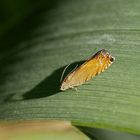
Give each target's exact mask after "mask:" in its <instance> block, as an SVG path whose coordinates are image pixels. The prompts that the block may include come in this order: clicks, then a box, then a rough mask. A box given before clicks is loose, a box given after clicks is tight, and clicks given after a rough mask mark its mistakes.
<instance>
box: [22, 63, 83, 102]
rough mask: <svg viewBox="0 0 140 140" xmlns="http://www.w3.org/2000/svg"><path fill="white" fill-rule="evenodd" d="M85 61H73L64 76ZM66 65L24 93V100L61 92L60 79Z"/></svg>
mask: <svg viewBox="0 0 140 140" xmlns="http://www.w3.org/2000/svg"><path fill="white" fill-rule="evenodd" d="M83 62H84V61H79V62H75V63H72V64H71V65H70V66H69V67H68V68H67V69H66V71H65V73H64V76H63V78H64V77H65V76H66V75H67V74H68V73H70V72H71V71H72V70H73V69H74V68H75V67H76V65H77V64H78V66H79V65H81V64H82V63H83ZM65 67H66V66H64V67H61V68H59V69H57V70H55V71H54V72H53V73H52V74H51V75H50V76H49V77H47V78H46V79H44V80H43V81H42V82H40V83H39V84H38V85H37V86H36V87H34V88H33V89H32V90H31V91H29V92H27V93H25V94H24V95H23V100H27V99H34V98H43V97H47V96H51V95H53V94H56V93H58V92H60V85H61V82H60V79H61V75H62V72H63V70H64V68H65Z"/></svg>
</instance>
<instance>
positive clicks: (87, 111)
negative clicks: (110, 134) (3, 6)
mask: <svg viewBox="0 0 140 140" xmlns="http://www.w3.org/2000/svg"><path fill="white" fill-rule="evenodd" d="M139 4H140V2H139V1H137V0H134V1H131V0H123V1H122V0H118V1H114V0H104V1H99V0H94V1H93V0H88V1H85V0H77V1H74V0H72V1H68V0H64V1H60V2H59V3H54V4H53V6H52V8H50V9H49V10H48V9H47V8H46V10H44V11H43V12H40V13H38V14H36V15H35V16H31V17H30V18H27V20H25V21H24V22H22V23H21V24H20V25H19V26H16V27H15V28H13V31H11V32H9V34H6V35H4V36H3V37H2V38H1V41H0V46H1V48H0V61H1V63H0V83H1V84H0V93H1V94H0V106H1V108H0V114H1V115H0V119H1V120H9V119H10V120H26V119H45V120H51V119H59V120H68V121H71V122H72V123H73V124H74V125H81V126H88V127H97V128H109V129H114V130H119V131H125V132H131V133H135V134H140V119H139V118H140V111H139V108H140V96H139V91H140V86H139V83H140V78H139V77H140V74H139V71H140V63H139V60H140V55H139V53H140V47H139V45H140V39H139V38H140V31H139V30H140V29H139V28H140V24H139V23H140V14H139V13H140V9H139ZM102 48H104V49H106V50H108V51H109V52H111V54H112V55H113V56H115V58H116V61H115V62H114V64H113V65H112V66H111V67H110V68H109V69H108V70H106V71H105V72H104V73H102V74H100V75H99V76H97V77H95V78H94V79H93V80H91V81H89V82H88V83H87V84H84V85H82V86H80V87H78V88H77V91H74V90H67V91H66V92H61V91H60V90H59V87H60V77H61V74H62V71H63V69H64V67H65V66H66V65H68V64H71V63H74V65H75V64H76V62H78V63H80V62H81V61H83V60H85V59H88V58H89V57H91V56H92V55H93V54H94V53H96V52H97V51H98V50H100V49H102Z"/></svg>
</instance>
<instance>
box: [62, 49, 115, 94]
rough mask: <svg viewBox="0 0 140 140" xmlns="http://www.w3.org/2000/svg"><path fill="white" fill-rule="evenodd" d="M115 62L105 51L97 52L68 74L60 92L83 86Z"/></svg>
mask: <svg viewBox="0 0 140 140" xmlns="http://www.w3.org/2000/svg"><path fill="white" fill-rule="evenodd" d="M114 60H115V58H114V57H112V56H111V55H110V54H109V53H108V52H107V51H106V50H104V49H102V50H100V51H98V52H97V53H96V54H95V55H93V56H92V57H91V58H89V59H88V60H86V61H85V62H84V63H83V64H82V65H81V66H79V67H77V68H76V69H75V70H74V71H72V72H70V73H69V74H68V75H67V76H66V77H65V78H64V80H63V81H62V84H61V87H60V90H62V91H64V90H67V89H69V88H74V87H77V86H79V85H82V84H84V83H85V82H86V81H89V80H90V79H91V78H93V77H95V76H96V75H97V74H99V73H101V72H103V71H104V70H105V69H107V68H108V67H109V66H110V65H111V64H112V63H113V61H114Z"/></svg>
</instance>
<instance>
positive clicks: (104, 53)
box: [95, 49, 115, 63]
mask: <svg viewBox="0 0 140 140" xmlns="http://www.w3.org/2000/svg"><path fill="white" fill-rule="evenodd" d="M95 57H97V58H98V59H106V60H108V61H110V62H111V63H113V62H114V60H115V57H113V56H111V54H109V53H108V52H107V51H106V50H105V49H102V50H100V51H99V52H98V53H97V54H96V56H95Z"/></svg>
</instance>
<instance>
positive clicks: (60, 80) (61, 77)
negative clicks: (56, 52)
mask: <svg viewBox="0 0 140 140" xmlns="http://www.w3.org/2000/svg"><path fill="white" fill-rule="evenodd" d="M69 66H70V64H68V65H67V66H66V67H65V68H64V70H63V72H62V75H61V78H60V82H61V81H62V79H63V76H64V73H65V71H66V69H67V68H68V67H69Z"/></svg>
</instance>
